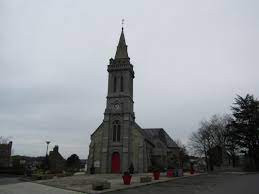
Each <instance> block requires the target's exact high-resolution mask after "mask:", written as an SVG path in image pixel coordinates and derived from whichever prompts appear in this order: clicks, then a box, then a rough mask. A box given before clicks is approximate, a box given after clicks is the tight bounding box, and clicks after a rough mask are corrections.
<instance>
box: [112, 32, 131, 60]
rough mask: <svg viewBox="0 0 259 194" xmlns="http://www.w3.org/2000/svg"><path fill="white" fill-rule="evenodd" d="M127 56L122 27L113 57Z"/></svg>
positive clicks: (123, 57)
mask: <svg viewBox="0 0 259 194" xmlns="http://www.w3.org/2000/svg"><path fill="white" fill-rule="evenodd" d="M128 58H129V56H128V51H127V45H126V41H125V37H124V32H123V27H122V30H121V36H120V40H119V44H118V46H117V51H116V54H115V59H128Z"/></svg>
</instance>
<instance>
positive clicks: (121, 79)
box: [121, 76, 123, 92]
mask: <svg viewBox="0 0 259 194" xmlns="http://www.w3.org/2000/svg"><path fill="white" fill-rule="evenodd" d="M121 92H123V77H122V76H121Z"/></svg>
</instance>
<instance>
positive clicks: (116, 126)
mask: <svg viewBox="0 0 259 194" xmlns="http://www.w3.org/2000/svg"><path fill="white" fill-rule="evenodd" d="M112 125H113V131H112V132H113V133H112V140H113V141H114V142H119V141H120V137H121V126H120V121H118V120H116V121H113V123H112Z"/></svg>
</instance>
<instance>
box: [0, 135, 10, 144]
mask: <svg viewBox="0 0 259 194" xmlns="http://www.w3.org/2000/svg"><path fill="white" fill-rule="evenodd" d="M10 139H11V137H3V136H0V144H8V142H9V141H10Z"/></svg>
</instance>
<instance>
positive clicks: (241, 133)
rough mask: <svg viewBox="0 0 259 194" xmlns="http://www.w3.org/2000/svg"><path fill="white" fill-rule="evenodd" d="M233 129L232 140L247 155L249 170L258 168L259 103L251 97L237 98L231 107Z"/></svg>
mask: <svg viewBox="0 0 259 194" xmlns="http://www.w3.org/2000/svg"><path fill="white" fill-rule="evenodd" d="M232 111H233V116H234V120H233V122H232V127H233V128H234V129H235V132H234V133H233V138H234V139H235V141H236V142H237V143H238V144H239V146H240V147H241V148H243V150H244V151H246V152H247V153H248V157H249V161H250V168H254V167H255V166H257V167H258V166H259V164H258V163H259V160H258V156H257V152H258V147H259V101H258V100H257V99H255V98H254V97H253V95H249V94H247V95H246V97H244V98H243V97H241V96H239V95H238V96H237V98H235V102H234V106H233V107H232Z"/></svg>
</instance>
